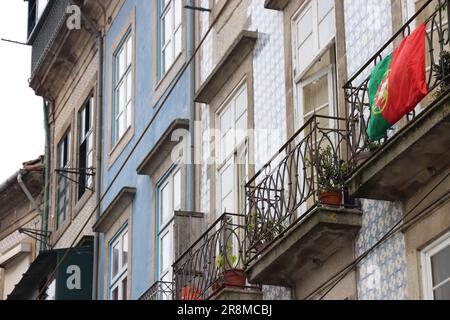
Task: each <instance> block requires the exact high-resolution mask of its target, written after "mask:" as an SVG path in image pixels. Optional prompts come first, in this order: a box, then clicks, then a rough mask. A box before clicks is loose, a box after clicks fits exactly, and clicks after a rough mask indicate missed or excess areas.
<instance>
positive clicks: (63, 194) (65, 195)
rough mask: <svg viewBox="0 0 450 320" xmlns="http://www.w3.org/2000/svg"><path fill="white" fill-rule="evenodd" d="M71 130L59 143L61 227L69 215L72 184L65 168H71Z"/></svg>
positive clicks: (57, 214)
mask: <svg viewBox="0 0 450 320" xmlns="http://www.w3.org/2000/svg"><path fill="white" fill-rule="evenodd" d="M70 136H71V134H70V130H69V131H67V133H66V134H65V135H64V137H63V138H62V139H61V141H60V143H59V144H58V170H60V172H59V174H58V175H57V179H58V186H57V188H58V190H57V208H56V227H57V228H59V227H60V226H61V225H62V224H63V223H64V221H66V219H67V218H68V215H69V202H70V201H69V200H70V184H69V179H68V178H67V173H65V172H64V171H65V170H68V169H70V167H71V162H70V157H71V152H70Z"/></svg>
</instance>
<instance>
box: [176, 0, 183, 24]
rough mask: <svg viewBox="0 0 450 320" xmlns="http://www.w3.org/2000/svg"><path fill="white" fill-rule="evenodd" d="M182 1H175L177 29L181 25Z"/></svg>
mask: <svg viewBox="0 0 450 320" xmlns="http://www.w3.org/2000/svg"><path fill="white" fill-rule="evenodd" d="M181 12H182V10H181V0H175V28H176V27H178V26H179V25H180V24H181Z"/></svg>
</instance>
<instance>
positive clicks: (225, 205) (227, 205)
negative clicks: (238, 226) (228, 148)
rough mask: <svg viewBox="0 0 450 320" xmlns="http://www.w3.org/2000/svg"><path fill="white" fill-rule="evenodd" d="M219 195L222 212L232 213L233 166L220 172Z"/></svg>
mask: <svg viewBox="0 0 450 320" xmlns="http://www.w3.org/2000/svg"><path fill="white" fill-rule="evenodd" d="M220 178H221V179H220V180H221V181H220V193H221V199H222V208H221V209H222V212H220V213H224V212H225V211H228V213H234V212H233V210H234V204H233V201H234V200H233V196H232V194H233V185H234V170H233V165H229V166H228V167H227V168H225V170H224V171H223V172H222V174H221V177H220Z"/></svg>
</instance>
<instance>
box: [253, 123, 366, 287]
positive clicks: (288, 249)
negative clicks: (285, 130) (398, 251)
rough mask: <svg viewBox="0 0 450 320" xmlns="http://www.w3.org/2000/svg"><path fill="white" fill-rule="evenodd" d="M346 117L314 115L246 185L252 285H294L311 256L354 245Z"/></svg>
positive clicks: (356, 220) (357, 218)
mask: <svg viewBox="0 0 450 320" xmlns="http://www.w3.org/2000/svg"><path fill="white" fill-rule="evenodd" d="M346 123H347V122H346V119H341V118H332V117H326V116H319V115H315V116H313V117H312V118H311V119H310V120H308V121H307V122H306V123H305V124H304V125H303V126H302V127H301V128H300V129H299V130H298V131H297V133H296V134H295V135H294V136H293V137H292V138H291V139H290V140H289V141H288V142H287V143H286V144H285V145H284V146H283V147H282V148H281V149H280V151H279V152H278V154H277V155H276V156H274V157H273V158H272V160H271V161H269V163H267V164H266V165H265V166H264V168H263V169H262V170H260V171H259V172H258V173H257V174H256V176H255V177H253V178H252V179H251V180H250V181H249V182H248V183H247V185H246V196H247V209H246V212H247V213H246V220H245V231H246V237H245V239H246V251H245V253H246V256H245V262H246V274H247V277H248V280H249V282H250V283H255V284H264V285H275V286H285V287H293V286H295V285H296V283H298V281H299V278H301V277H304V276H305V275H307V274H308V272H309V271H310V270H312V269H314V268H317V266H316V263H315V262H317V261H321V262H325V261H327V259H328V258H329V257H330V256H332V255H333V253H334V252H337V251H339V250H341V249H342V248H352V245H353V240H354V237H355V235H356V233H357V231H358V230H359V229H360V227H361V211H360V208H359V206H358V204H357V203H355V202H354V201H353V200H352V199H350V198H349V197H348V196H347V192H346V188H345V180H346V177H347V175H348V174H349V172H350V170H351V168H350V167H349V165H348V162H347V159H349V158H350V157H351V154H350V153H349V152H350V149H349V142H350V141H349V139H350V135H349V133H348V130H347V128H346ZM349 262H350V261H349Z"/></svg>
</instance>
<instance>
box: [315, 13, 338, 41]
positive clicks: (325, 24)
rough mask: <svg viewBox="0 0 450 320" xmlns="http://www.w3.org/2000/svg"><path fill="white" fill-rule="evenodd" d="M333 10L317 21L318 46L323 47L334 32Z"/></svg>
mask: <svg viewBox="0 0 450 320" xmlns="http://www.w3.org/2000/svg"><path fill="white" fill-rule="evenodd" d="M335 20H336V18H335V16H334V11H332V12H330V13H329V14H328V15H327V16H325V18H324V19H323V21H322V22H320V23H319V48H320V49H322V48H324V47H325V46H326V45H327V44H328V42H329V41H330V40H331V39H332V38H333V37H334V34H335V33H336V24H335Z"/></svg>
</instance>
